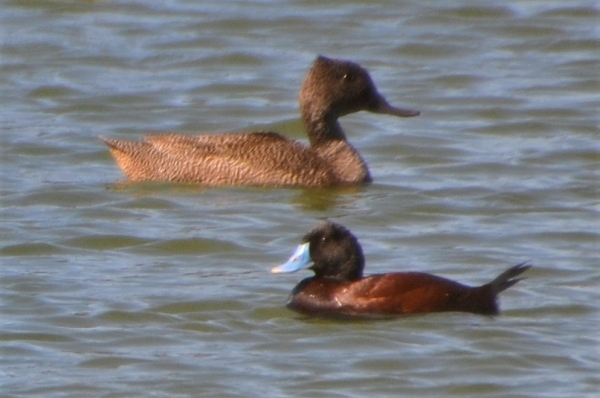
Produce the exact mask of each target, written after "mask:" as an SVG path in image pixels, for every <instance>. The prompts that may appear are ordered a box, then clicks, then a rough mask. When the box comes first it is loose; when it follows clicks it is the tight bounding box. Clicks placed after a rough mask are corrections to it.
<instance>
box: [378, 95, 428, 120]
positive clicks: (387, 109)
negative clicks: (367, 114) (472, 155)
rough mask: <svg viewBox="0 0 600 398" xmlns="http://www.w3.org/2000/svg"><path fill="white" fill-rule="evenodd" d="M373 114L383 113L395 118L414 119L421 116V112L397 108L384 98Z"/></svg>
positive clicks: (380, 100) (381, 98) (380, 99)
mask: <svg viewBox="0 0 600 398" xmlns="http://www.w3.org/2000/svg"><path fill="white" fill-rule="evenodd" d="M371 112H374V113H383V114H386V115H394V116H401V117H413V116H419V115H420V114H421V112H420V111H417V110H414V109H402V108H396V107H395V106H392V105H390V104H388V102H387V101H386V100H385V98H383V97H380V98H379V103H378V104H377V107H376V108H375V109H373V110H372V111H371Z"/></svg>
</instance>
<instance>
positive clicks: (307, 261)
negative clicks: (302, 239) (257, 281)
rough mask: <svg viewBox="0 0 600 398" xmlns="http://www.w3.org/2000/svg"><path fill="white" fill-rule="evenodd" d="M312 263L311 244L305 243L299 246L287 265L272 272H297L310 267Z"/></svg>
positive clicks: (282, 265) (280, 266)
mask: <svg viewBox="0 0 600 398" xmlns="http://www.w3.org/2000/svg"><path fill="white" fill-rule="evenodd" d="M312 262H313V261H312V259H311V258H310V250H309V243H304V244H302V245H300V246H298V248H297V249H296V251H295V252H294V254H292V257H290V259H289V260H288V261H287V262H286V263H285V264H281V265H279V266H277V267H275V268H273V269H271V272H272V273H273V274H282V273H289V272H296V271H299V270H301V269H302V268H306V267H308V266H309V265H311V264H312Z"/></svg>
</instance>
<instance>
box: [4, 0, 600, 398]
mask: <svg viewBox="0 0 600 398" xmlns="http://www.w3.org/2000/svg"><path fill="white" fill-rule="evenodd" d="M0 18H1V20H0V34H1V37H2V43H1V45H2V47H1V48H2V53H1V68H0V98H1V102H2V106H1V110H0V118H1V120H0V129H1V130H0V143H1V148H0V156H1V163H0V167H1V171H2V173H1V180H0V190H1V191H0V195H1V196H0V200H1V204H2V209H1V213H0V214H1V216H0V217H1V221H2V222H1V224H0V232H1V237H2V240H1V241H0V297H1V298H0V396H2V397H4V396H6V397H29V396H44V397H65V396H76V397H80V396H102V397H120V396H123V397H132V396H140V397H148V396H169V397H176V396H203V397H238V396H239V397H246V396H261V397H294V396H314V397H320V396H322V397H364V396H417V395H418V396H431V397H438V396H460V397H465V396H467V397H507V396H519V397H541V396H543V397H575V396H576V397H592V396H595V395H596V394H597V391H598V390H599V389H600V376H598V375H599V374H600V350H599V347H600V338H598V333H597V331H598V327H599V326H600V312H599V308H598V307H599V305H598V303H599V302H600V293H599V290H598V286H599V284H600V272H599V269H600V268H599V266H600V261H599V257H600V251H599V250H598V247H600V246H599V243H600V228H599V225H600V217H599V212H600V192H599V191H600V189H599V185H600V167H599V165H600V131H599V129H600V117H599V113H598V109H600V97H599V96H598V93H599V92H600V81H599V80H600V78H599V75H598V70H600V51H599V50H600V31H599V29H598V21H599V19H600V8H598V4H597V2H594V1H577V2H571V3H564V2H558V1H543V2H542V1H534V0H522V1H508V2H503V3H502V4H500V3H498V2H492V1H477V2H470V1H459V2H452V3H448V2H443V1H433V2H416V1H402V2H395V1H388V2H385V1H381V2H375V3H373V2H366V1H352V2H347V3H346V4H343V5H342V4H340V3H339V2H327V1H325V2H323V1H321V2H312V1H286V2H273V1H232V2H227V3H222V4H221V3H218V4H214V3H210V2H193V1H181V0H180V1H170V2H161V3H155V2H150V1H131V0H123V1H58V0H56V1H41V0H39V1H36V0H32V1H8V2H6V3H5V5H4V6H3V7H2V9H1V10H0ZM317 54H324V55H327V56H331V57H339V58H346V59H351V60H354V61H356V62H359V63H361V64H362V65H363V66H365V67H366V68H367V69H368V70H369V71H370V72H371V74H372V76H373V79H374V81H375V83H376V84H377V86H378V87H379V88H380V91H381V92H382V93H383V94H384V95H385V96H386V97H387V98H388V100H389V101H390V102H391V103H393V104H396V105H398V106H405V107H411V108H415V109H420V110H421V111H422V114H421V116H419V117H418V118H411V119H406V120H399V119H396V118H392V117H383V116H376V115H371V114H366V113H361V114H356V115H352V116H348V117H346V118H344V119H343V120H342V125H343V127H344V128H345V130H346V133H347V135H348V137H349V139H350V141H351V142H352V143H353V145H354V146H355V147H356V148H357V149H358V150H359V151H360V153H361V154H362V156H363V157H364V158H365V160H366V161H367V163H368V164H369V167H370V170H371V174H372V176H373V178H374V181H375V182H374V183H373V184H372V185H370V186H368V187H365V188H359V189H351V190H301V189H256V188H249V189H242V188H228V189H205V188H202V187H197V186H190V185H171V184H134V185H130V184H122V183H120V182H119V181H120V180H121V179H122V174H121V173H120V171H119V170H118V168H117V166H116V165H115V164H114V162H113V161H112V159H111V158H110V155H109V154H108V151H107V149H106V148H105V147H104V145H103V143H102V142H101V141H100V140H99V139H98V136H99V135H108V136H114V137H121V138H128V139H138V138H140V137H141V136H142V135H143V134H145V133H147V132H157V131H174V132H182V133H196V132H219V131H223V132H227V131H238V130H246V129H251V130H252V129H262V128H268V129H272V130H277V131H281V132H282V133H284V134H286V135H289V136H291V137H294V138H297V139H300V140H303V139H305V137H304V133H303V131H302V126H301V124H300V123H299V121H298V110H297V100H296V96H297V91H298V89H299V86H300V83H301V82H302V79H303V78H304V74H305V73H306V71H307V70H308V68H309V67H310V64H311V63H312V61H313V59H314V57H315V56H316V55H317ZM325 218H329V219H332V220H335V221H338V222H340V223H342V224H344V225H346V226H347V227H349V228H350V229H351V230H352V231H353V232H354V233H355V234H356V235H357V236H358V237H359V239H360V241H361V243H362V245H363V248H364V251H365V254H366V256H367V272H369V273H375V272H387V271H395V270H418V271H427V272H432V273H437V274H440V275H444V276H447V277H450V278H453V279H456V280H460V281H462V282H465V283H469V284H481V283H485V282H487V281H489V280H491V279H492V278H494V277H495V276H496V275H497V274H498V273H500V272H501V271H503V270H504V269H505V268H507V267H508V266H510V265H513V264H515V263H518V262H521V261H524V260H531V261H532V262H533V263H534V265H535V267H534V268H533V269H532V270H531V271H529V272H528V274H527V277H528V279H527V280H525V281H523V282H521V283H519V284H518V285H517V286H515V287H514V288H511V289H510V290H508V291H506V292H505V293H504V294H503V295H502V297H501V306H502V308H503V314H502V315H501V316H499V317H496V318H488V317H479V316H473V315H467V314H435V315H428V316H414V317H406V318H400V319H396V320H391V321H377V322H336V321H326V320H314V319H306V318H302V317H299V316H298V315H296V314H294V313H292V312H290V311H288V310H287V309H286V308H285V306H284V304H285V301H286V298H287V295H288V293H289V292H290V291H291V289H292V288H293V286H294V285H295V284H296V283H297V282H298V281H299V280H300V279H302V278H304V277H306V276H307V275H308V274H307V273H303V274H292V275H286V276H275V275H271V274H270V273H269V270H270V268H271V267H272V266H274V265H276V264H278V263H280V262H281V261H284V260H285V259H287V257H288V256H289V255H290V254H291V251H292V250H293V248H294V247H295V246H296V245H297V243H298V242H299V240H300V238H301V236H302V235H304V233H305V232H307V231H308V230H309V229H311V228H312V227H313V226H315V225H316V224H317V223H318V222H320V220H323V219H325Z"/></svg>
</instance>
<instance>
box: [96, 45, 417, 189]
mask: <svg viewBox="0 0 600 398" xmlns="http://www.w3.org/2000/svg"><path fill="white" fill-rule="evenodd" d="M300 110H301V113H302V121H303V122H304V126H305V128H306V131H307V133H308V137H309V140H310V146H305V145H302V144H301V143H299V142H297V141H294V140H290V139H288V138H286V137H284V136H282V135H280V134H278V133H274V132H252V133H228V134H217V135H186V134H152V135H148V136H146V137H145V138H144V140H143V141H141V142H132V141H122V140H117V139H113V138H105V137H101V138H102V139H103V140H104V141H105V142H106V144H107V145H108V147H109V149H110V152H111V154H112V155H113V157H114V158H115V160H116V162H117V164H118V165H119V167H120V168H121V169H122V170H123V172H124V173H125V175H126V176H127V177H128V179H129V180H130V181H173V182H191V183H200V184H203V185H207V186H241V185H255V186H304V187H328V186H347V185H357V184H363V183H369V182H371V176H370V174H369V170H368V168H367V165H366V164H365V162H364V161H363V159H362V158H361V156H360V155H359V154H358V152H357V151H356V150H355V149H354V148H353V147H352V145H350V143H349V142H348V141H347V140H346V136H345V134H344V132H343V131H342V128H341V127H340V125H339V123H338V118H339V117H341V116H344V115H348V114H350V113H354V112H359V111H361V110H365V111H369V112H373V113H381V114H388V115H394V116H401V117H411V116H417V115H419V112H418V111H414V110H409V109H400V108H396V107H393V106H391V105H390V104H388V102H387V101H386V100H385V98H384V97H383V96H381V95H380V94H379V93H378V91H377V89H376V87H375V85H374V84H373V81H372V80H371V77H370V76H369V74H368V72H367V71H366V70H365V69H363V68H362V67H361V66H360V65H358V64H356V63H353V62H349V61H343V60H334V59H329V58H325V57H322V56H319V57H318V58H317V59H316V60H315V62H314V64H313V66H312V68H311V70H310V71H309V73H308V75H307V77H306V79H305V81H304V83H303V85H302V88H301V91H300Z"/></svg>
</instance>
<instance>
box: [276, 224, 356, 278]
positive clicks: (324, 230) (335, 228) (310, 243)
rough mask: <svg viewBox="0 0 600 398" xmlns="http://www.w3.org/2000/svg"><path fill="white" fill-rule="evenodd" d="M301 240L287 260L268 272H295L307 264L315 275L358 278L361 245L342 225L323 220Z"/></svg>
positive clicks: (318, 276) (319, 276) (320, 276)
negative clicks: (322, 222)
mask: <svg viewBox="0 0 600 398" xmlns="http://www.w3.org/2000/svg"><path fill="white" fill-rule="evenodd" d="M302 242H303V244H302V245H300V246H299V247H298V249H297V250H296V252H295V253H294V254H293V255H292V257H291V258H290V259H289V260H288V262H287V263H285V264H283V265H280V266H278V267H275V268H273V269H272V270H271V272H274V273H279V272H295V271H298V270H300V269H302V268H305V267H308V268H309V269H311V270H313V271H314V273H315V277H317V278H324V277H326V278H334V279H339V280H344V281H353V280H358V279H360V278H362V274H363V269H364V266H365V257H364V255H363V252H362V248H361V247H360V244H359V243H358V240H357V239H356V237H355V236H354V235H352V233H351V232H350V231H348V230H347V229H346V228H344V227H343V226H341V225H339V224H335V223H332V222H326V223H324V224H322V225H319V226H318V227H316V228H315V229H313V230H312V231H310V232H309V233H308V234H306V235H305V236H304V238H303V239H302ZM310 264H312V265H310ZM309 265H310V266H309Z"/></svg>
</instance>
